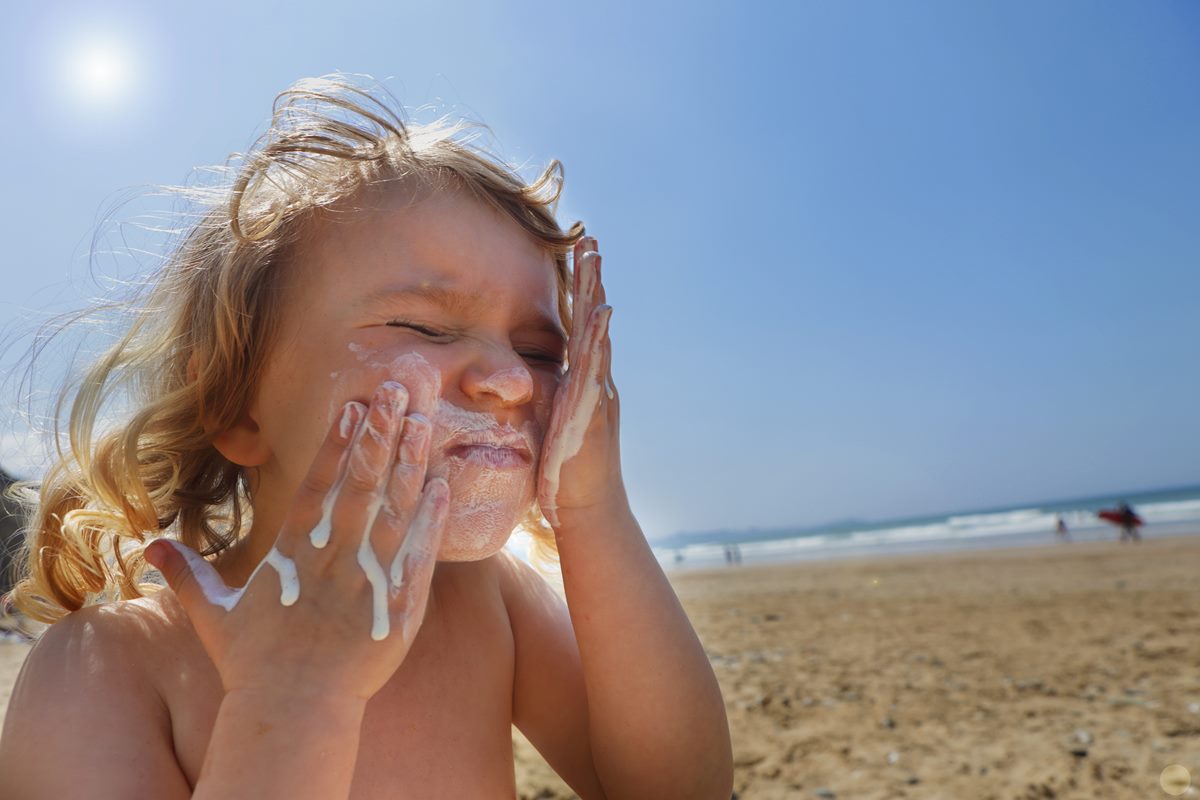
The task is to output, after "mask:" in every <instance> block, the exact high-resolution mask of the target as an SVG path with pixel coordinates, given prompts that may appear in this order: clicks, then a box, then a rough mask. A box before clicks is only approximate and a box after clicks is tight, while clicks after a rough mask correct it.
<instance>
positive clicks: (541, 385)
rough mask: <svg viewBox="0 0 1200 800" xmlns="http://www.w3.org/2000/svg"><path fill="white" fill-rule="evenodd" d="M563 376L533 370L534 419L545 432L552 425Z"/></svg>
mask: <svg viewBox="0 0 1200 800" xmlns="http://www.w3.org/2000/svg"><path fill="white" fill-rule="evenodd" d="M561 382H562V376H561V375H559V374H557V373H553V372H550V371H549V370H540V369H535V370H533V418H534V421H535V422H536V423H537V425H538V427H540V428H541V429H542V430H545V429H546V427H547V426H548V425H549V424H550V414H551V412H552V411H553V410H554V395H555V393H556V392H557V391H558V387H559V384H560V383H561Z"/></svg>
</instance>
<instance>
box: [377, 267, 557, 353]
mask: <svg viewBox="0 0 1200 800" xmlns="http://www.w3.org/2000/svg"><path fill="white" fill-rule="evenodd" d="M414 298H415V299H417V300H424V301H426V302H429V303H433V304H434V305H437V306H439V307H441V308H442V309H444V310H446V311H448V312H450V313H452V314H461V315H463V316H472V315H475V314H479V313H481V312H482V311H483V310H484V309H485V308H487V307H488V306H490V305H491V301H490V300H489V299H488V298H487V297H486V296H485V295H483V294H481V293H479V292H464V291H460V290H458V289H454V288H452V287H450V286H447V285H445V284H439V283H430V282H428V281H425V282H422V283H418V284H412V285H407V286H383V287H380V288H378V289H375V290H373V291H371V292H368V293H367V294H366V295H364V296H363V298H362V299H361V300H360V301H359V302H358V303H357V305H358V306H360V307H367V308H372V307H376V306H381V305H387V304H389V303H392V302H394V301H396V300H405V299H414ZM520 322H522V323H526V324H529V325H531V326H533V327H534V328H535V329H537V330H539V331H542V332H545V333H550V334H553V335H554V336H557V337H558V338H559V339H561V340H562V341H563V343H564V344H565V343H566V341H567V333H566V331H565V330H563V327H562V325H561V324H560V323H559V321H558V320H556V319H554V318H553V317H551V316H549V315H546V314H541V313H537V312H534V313H533V314H531V315H527V316H523V317H522V318H521V319H520Z"/></svg>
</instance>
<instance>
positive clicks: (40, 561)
mask: <svg viewBox="0 0 1200 800" xmlns="http://www.w3.org/2000/svg"><path fill="white" fill-rule="evenodd" d="M360 77H367V76H347V75H344V74H341V73H335V74H333V75H327V76H325V77H322V78H310V79H303V80H300V81H297V82H296V83H295V84H293V85H292V86H291V87H289V88H288V89H286V90H285V91H283V92H281V93H280V94H279V95H278V96H277V97H276V99H275V103H274V105H273V109H272V110H273V114H272V119H271V126H270V128H269V130H267V132H266V133H265V134H263V135H262V136H261V137H260V138H259V139H258V141H257V142H256V143H255V145H254V146H253V147H252V148H251V151H250V152H249V153H248V154H246V155H245V156H243V157H242V160H241V163H240V165H239V167H238V168H237V170H236V174H235V177H234V179H233V180H232V182H230V183H228V184H225V183H222V185H220V186H215V187H208V188H198V187H166V188H167V189H168V190H169V191H170V192H172V193H175V194H179V195H181V196H183V197H184V199H186V200H189V201H191V202H194V203H196V204H198V205H199V206H200V209H201V212H200V214H199V218H198V220H197V221H196V222H195V224H194V225H192V226H191V227H190V228H188V229H187V230H186V232H185V233H184V235H183V237H182V239H181V241H180V243H179V244H178V246H177V247H175V248H174V249H173V251H172V252H170V254H169V255H168V256H167V257H166V259H165V261H164V264H163V266H162V268H161V269H159V270H157V271H156V273H155V274H154V275H153V276H152V279H151V281H150V282H149V283H148V284H147V286H146V289H145V291H143V292H140V293H137V294H135V295H134V296H133V297H132V298H131V299H129V300H128V301H126V302H124V303H119V304H110V305H107V306H103V307H101V308H111V307H117V308H121V309H122V310H125V311H127V312H129V314H130V316H131V317H132V321H131V323H130V325H129V328H128V330H127V331H125V333H124V334H123V336H122V338H120V340H119V341H118V342H117V343H116V344H115V345H114V346H112V347H111V348H110V349H109V350H108V351H107V352H106V353H105V354H104V355H103V356H102V357H101V358H99V359H98V360H97V361H96V362H95V363H94V364H92V365H91V366H90V367H89V368H88V369H87V371H86V372H85V373H84V375H83V378H82V380H81V381H80V383H79V386H78V389H77V391H76V392H74V394H73V401H71V405H70V417H69V422H68V429H67V432H68V438H69V452H67V453H64V452H63V448H62V445H61V439H60V431H59V418H60V415H61V411H62V409H63V408H64V406H65V404H66V403H67V402H68V400H69V399H70V398H71V396H72V392H71V388H70V386H64V387H63V388H62V390H61V391H60V393H59V394H58V397H57V404H56V406H55V413H54V415H53V419H54V441H55V443H56V445H57V457H56V458H55V459H54V460H53V462H52V464H51V466H50V468H49V469H48V470H47V472H46V474H45V475H44V476H43V479H42V481H41V482H40V483H37V482H34V481H25V482H21V483H20V485H19V486H18V487H17V493H16V494H17V496H18V497H19V498H21V499H22V501H23V502H24V503H25V505H26V506H27V513H28V516H29V525H28V528H27V530H26V534H25V545H24V549H23V551H22V552H20V553H19V554H18V558H17V563H16V565H15V566H16V574H17V575H19V576H21V577H20V579H19V580H18V582H17V583H16V585H15V587H14V588H13V590H12V592H11V593H10V595H9V596H10V598H11V602H12V604H13V605H15V606H16V608H17V609H18V610H19V611H21V612H22V613H24V614H25V615H26V616H28V617H31V618H33V619H35V620H39V621H42V622H54V621H55V620H57V619H59V618H61V617H62V616H64V615H65V614H67V613H69V612H70V611H73V610H75V609H78V608H80V607H82V606H84V605H88V604H89V603H92V602H96V601H97V600H99V599H117V598H121V599H131V598H135V597H142V596H144V595H145V594H146V593H147V592H149V591H154V590H156V589H157V588H158V586H155V585H153V584H147V583H142V582H140V580H139V579H140V578H141V576H142V574H143V572H144V571H145V570H146V567H147V565H146V562H145V560H144V559H143V557H142V549H143V546H144V545H145V544H146V543H147V541H148V538H147V537H148V536H158V535H163V534H164V533H165V532H166V531H167V529H168V528H170V527H172V526H173V527H174V530H173V531H172V533H173V534H174V535H175V536H177V537H178V539H179V540H180V541H182V542H183V543H184V544H187V545H188V546H189V547H192V548H194V549H196V550H197V551H199V552H200V553H202V554H203V555H206V556H211V555H214V554H216V553H219V552H221V551H222V550H224V549H226V548H228V547H229V546H230V545H232V544H233V543H234V542H236V541H237V540H238V539H239V538H240V536H242V535H243V533H244V530H245V529H246V526H245V520H246V517H247V510H248V506H250V503H249V496H248V494H247V492H246V483H245V479H244V476H243V473H242V468H241V467H239V466H238V465H237V464H234V463H232V462H230V461H228V460H226V459H225V458H224V457H223V456H222V455H221V454H220V453H219V452H218V451H217V450H216V449H215V448H214V447H213V445H212V441H213V439H214V437H216V436H217V435H218V434H220V433H221V432H223V431H225V430H228V429H229V428H231V427H232V426H233V424H234V423H235V422H236V421H237V420H238V419H239V418H240V417H241V416H242V415H243V413H244V411H245V409H246V408H247V407H248V405H249V403H250V401H251V400H252V397H253V393H254V391H255V388H256V387H257V386H258V383H259V378H260V377H261V375H262V374H263V370H264V366H265V364H266V359H267V357H268V354H269V350H270V347H271V344H272V339H273V335H274V332H275V330H276V327H277V325H278V322H279V305H278V304H277V303H276V298H277V297H278V293H279V291H280V283H281V282H280V277H281V275H280V273H281V271H283V270H286V269H287V264H288V260H289V257H290V255H291V254H292V252H293V250H294V248H295V247H296V246H297V245H298V244H299V243H301V242H302V239H303V235H304V230H305V223H306V221H307V220H309V219H310V218H311V217H312V215H313V214H314V213H315V212H317V211H319V210H321V209H325V208H328V207H329V206H331V205H333V204H334V203H337V202H338V201H340V200H343V199H345V198H348V197H350V196H351V195H354V194H355V193H356V192H358V191H359V190H360V189H363V188H367V187H372V186H378V185H382V184H386V183H390V182H394V181H401V180H404V181H409V180H415V181H417V182H420V183H423V184H429V185H440V184H441V183H445V182H446V181H447V179H448V180H449V181H451V182H452V183H453V184H454V185H455V186H456V187H459V188H463V189H465V190H467V191H468V192H469V193H470V194H471V195H472V196H474V197H476V198H477V199H479V200H481V201H483V202H484V203H486V204H488V205H490V206H492V207H494V208H496V209H498V210H499V211H501V212H502V213H504V214H507V215H508V216H509V217H511V218H512V219H513V220H514V221H515V222H516V223H517V224H519V225H520V226H521V227H522V228H523V229H524V230H525V231H526V232H527V233H528V234H529V235H530V236H532V237H533V238H534V239H535V240H536V241H537V242H538V243H539V244H540V245H541V246H542V247H544V248H545V249H546V250H547V252H549V253H550V254H551V255H552V256H553V260H554V265H555V270H556V274H557V279H558V300H559V309H560V317H561V322H562V324H563V325H564V327H565V329H566V330H567V331H568V332H569V331H570V318H569V315H568V312H567V308H568V304H567V299H568V286H569V285H570V283H569V274H568V268H567V253H568V252H569V251H570V249H571V247H572V246H573V245H574V243H575V242H576V241H577V240H578V239H579V238H580V237H581V236H583V233H584V229H583V225H582V223H579V222H575V223H574V224H573V225H572V226H571V227H570V228H569V229H568V230H567V231H563V230H562V229H561V228H560V227H559V225H558V223H557V221H556V220H555V216H554V211H555V208H556V206H557V202H558V198H559V195H560V193H561V191H562V175H563V170H562V165H561V164H560V163H559V162H558V161H557V160H554V161H551V162H550V164H549V166H547V167H546V169H545V170H544V171H543V172H542V173H541V175H540V177H538V178H537V179H536V180H534V181H533V182H532V183H526V182H525V181H524V180H523V179H522V178H521V177H520V176H519V174H518V173H517V171H516V169H515V168H513V167H511V166H509V165H508V164H506V163H504V162H503V161H500V160H499V159H498V158H496V157H495V156H493V155H492V154H491V153H489V152H488V151H486V150H485V149H483V148H482V147H480V146H479V145H478V144H477V143H476V139H477V138H478V136H477V134H472V135H464V134H467V133H468V132H472V131H477V130H480V129H484V126H482V125H477V124H473V123H466V122H461V121H459V122H453V123H450V122H447V121H446V119H445V118H442V119H439V120H437V121H436V122H433V123H430V124H425V125H417V124H405V123H404V122H403V121H402V120H401V118H400V115H399V113H398V112H396V111H393V110H392V108H391V106H390V105H389V104H388V102H386V98H390V97H391V95H390V94H387V93H386V91H384V92H383V94H384V95H385V98H383V99H381V98H379V97H377V96H376V93H373V92H372V91H371V90H369V89H365V88H362V87H360V86H357V85H355V80H353V79H355V78H360ZM223 171H225V172H227V173H234V172H235V170H233V169H231V168H227V169H225V170H223ZM439 182H440V183H439ZM85 313H86V312H85ZM79 316H81V315H77V316H75V317H72V318H70V319H68V321H67V324H69V323H70V322H73V321H76V320H78V319H79ZM63 327H66V325H64V326H63ZM60 331H61V329H60ZM189 365H191V367H190V368H189ZM121 387H126V388H127V389H128V390H129V393H130V394H129V396H130V400H131V401H132V402H133V412H132V414H131V416H129V418H128V419H127V420H125V421H124V422H123V423H122V424H120V425H118V426H116V427H114V428H112V429H110V430H107V431H105V432H101V433H97V419H98V417H99V415H100V412H101V409H102V407H103V406H104V404H105V402H106V401H107V400H108V399H109V398H110V397H112V396H113V395H114V393H115V392H116V391H117V390H118V389H119V388H121ZM249 510H250V511H251V512H252V508H249ZM522 529H523V530H524V531H526V532H527V533H529V534H530V536H531V537H532V541H533V551H532V555H533V559H534V561H535V563H538V564H539V565H540V566H543V567H546V566H549V565H551V564H553V563H554V562H555V561H557V552H556V550H555V547H554V535H553V531H552V530H551V528H550V527H549V525H548V524H547V523H546V520H545V518H544V517H543V516H542V514H541V511H540V509H539V508H538V506H537V504H536V503H534V504H533V506H532V507H531V508H530V509H529V511H528V513H527V514H526V515H525V517H524V518H523V519H522V520H521V524H520V525H519V527H518V530H522Z"/></svg>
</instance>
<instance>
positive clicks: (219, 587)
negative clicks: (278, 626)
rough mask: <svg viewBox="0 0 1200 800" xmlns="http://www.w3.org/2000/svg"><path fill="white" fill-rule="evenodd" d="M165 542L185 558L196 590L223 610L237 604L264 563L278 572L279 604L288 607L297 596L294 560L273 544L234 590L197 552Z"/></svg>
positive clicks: (298, 592) (296, 576)
mask: <svg viewBox="0 0 1200 800" xmlns="http://www.w3.org/2000/svg"><path fill="white" fill-rule="evenodd" d="M166 541H167V543H168V544H170V545H171V546H172V547H174V548H175V550H176V551H177V552H178V553H179V554H180V555H182V556H183V558H184V560H185V561H187V565H188V569H189V570H191V573H192V577H194V578H195V579H196V584H197V585H198V586H199V587H200V591H202V592H203V593H204V597H205V598H206V599H207V600H208V602H210V603H212V604H213V605H217V606H220V607H221V608H223V609H225V610H226V611H233V609H234V608H236V607H237V604H238V601H239V600H241V599H242V595H243V594H245V593H246V589H247V588H248V587H249V586H250V584H251V583H253V582H254V576H255V575H257V574H258V573H259V571H260V570H261V569H262V568H263V567H265V566H270V567H272V568H273V569H274V570H275V571H276V572H277V573H279V603H280V605H284V606H290V605H292V604H293V603H295V602H296V600H298V599H299V598H300V577H299V575H297V573H296V562H294V561H292V560H291V559H290V558H288V557H287V556H285V555H283V554H282V553H280V552H279V551H278V550H277V549H275V548H274V547H272V548H271V550H270V551H269V552H268V553H267V555H266V556H265V557H264V558H263V560H262V561H260V562H258V566H257V567H255V568H254V572H252V573H250V577H249V579H247V581H246V585H245V586H243V587H241V588H238V589H231V588H229V587H228V586H226V585H225V582H224V581H223V580H221V576H220V575H219V574H218V573H217V571H216V569H214V568H213V565H212V564H210V563H208V561H206V560H205V559H203V558H201V556H200V554H199V553H197V552H196V551H195V550H193V549H192V548H190V547H188V546H187V545H185V544H183V543H182V542H177V541H175V540H174V539H167V540H166Z"/></svg>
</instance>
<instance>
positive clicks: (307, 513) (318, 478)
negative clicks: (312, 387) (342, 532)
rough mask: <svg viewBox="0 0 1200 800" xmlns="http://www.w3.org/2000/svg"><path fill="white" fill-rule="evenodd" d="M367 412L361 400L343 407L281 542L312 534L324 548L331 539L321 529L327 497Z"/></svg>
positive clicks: (281, 534)
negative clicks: (325, 543)
mask: <svg viewBox="0 0 1200 800" xmlns="http://www.w3.org/2000/svg"><path fill="white" fill-rule="evenodd" d="M366 413H367V407H366V406H365V405H363V404H362V403H359V402H357V401H353V400H352V401H350V402H349V403H346V405H344V406H342V413H341V414H340V415H339V417H338V419H337V420H335V421H334V423H333V424H332V425H330V427H329V432H328V433H327V434H326V435H325V441H324V442H322V443H321V447H320V449H319V450H318V451H317V455H316V457H315V458H314V459H313V462H312V466H311V467H309V469H308V474H307V475H305V476H304V480H303V481H302V482H301V483H300V489H299V490H298V491H297V492H296V497H295V500H294V501H293V502H292V506H291V509H290V510H289V512H288V516H287V520H286V521H285V522H284V525H283V527H282V528H281V529H280V532H279V539H280V540H281V541H288V540H290V539H292V538H293V537H295V536H299V535H304V534H308V533H310V532H311V536H312V537H313V539H314V541H313V544H314V545H316V546H317V547H324V542H325V541H327V539H328V535H327V530H328V525H327V524H326V525H325V526H324V527H325V529H326V532H322V531H320V530H318V529H319V528H321V527H322V525H321V520H322V517H324V516H326V510H327V508H328V506H329V503H328V502H327V498H328V497H329V495H330V492H331V490H332V489H333V488H334V486H335V485H336V484H337V483H338V481H339V480H340V478H341V475H342V473H343V471H344V470H345V468H346V453H347V451H348V450H349V447H350V442H351V441H352V440H353V438H354V436H355V434H356V432H357V430H358V426H359V424H360V423H361V422H362V420H363V417H364V416H365V415H366ZM318 541H320V544H318V543H317V542H318Z"/></svg>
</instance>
